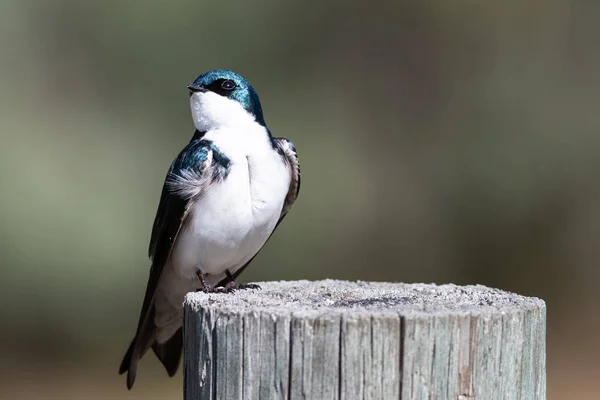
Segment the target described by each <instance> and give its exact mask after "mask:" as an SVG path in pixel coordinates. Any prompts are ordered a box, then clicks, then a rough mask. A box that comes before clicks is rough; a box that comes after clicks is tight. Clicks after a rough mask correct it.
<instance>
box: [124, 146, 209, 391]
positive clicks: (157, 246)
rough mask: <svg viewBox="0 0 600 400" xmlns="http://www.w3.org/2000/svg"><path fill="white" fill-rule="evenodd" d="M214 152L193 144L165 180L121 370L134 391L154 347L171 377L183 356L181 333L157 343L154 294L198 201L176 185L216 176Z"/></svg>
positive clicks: (172, 165)
mask: <svg viewBox="0 0 600 400" xmlns="http://www.w3.org/2000/svg"><path fill="white" fill-rule="evenodd" d="M210 152H211V147H210V142H209V141H203V140H192V141H191V142H190V143H189V144H188V145H187V146H186V147H185V148H184V149H183V151H182V152H181V153H179V155H178V156H177V158H176V159H175V161H173V163H172V164H171V167H170V168H169V172H168V174H167V177H166V179H165V183H164V186H163V190H162V194H161V197H160V203H159V205H158V211H157V212H156V218H155V219H154V225H153V227H152V237H151V239H150V248H149V256H150V259H151V260H152V266H151V268H150V275H149V277H148V284H147V286H146V294H145V295H144V302H143V305H142V311H141V313H140V318H139V321H138V326H137V330H136V335H135V337H134V339H133V342H132V343H131V346H130V347H129V350H128V351H127V353H126V354H125V357H124V358H123V361H122V363H121V367H120V368H119V373H120V374H122V373H124V372H125V371H128V374H127V387H128V388H130V389H131V387H132V386H133V382H134V381H135V376H136V371H137V363H138V361H139V359H140V358H141V357H142V356H143V355H144V354H145V353H146V351H148V349H149V348H150V347H153V348H154V352H155V353H156V355H157V356H158V358H159V359H160V360H161V362H162V363H163V365H164V366H165V368H166V369H167V371H168V372H169V374H170V375H172V374H174V373H175V371H176V370H177V366H178V364H179V357H180V353H181V338H180V336H181V332H178V333H177V334H176V335H175V336H174V337H173V338H172V339H171V340H169V341H168V342H166V343H164V344H162V345H158V344H156V343H155V326H154V305H153V303H154V292H155V291H156V288H157V286H158V283H159V280H160V277H161V275H162V271H163V268H164V265H165V263H166V262H167V260H168V259H169V256H170V255H171V250H172V248H173V243H175V239H176V238H177V234H178V233H179V230H180V228H181V226H182V225H183V224H184V222H185V220H186V218H187V216H188V211H189V209H190V208H191V205H192V204H193V201H194V197H193V196H186V195H185V194H183V193H182V192H181V191H174V190H173V182H176V181H177V179H181V178H182V177H185V174H186V173H189V172H190V171H191V172H192V173H194V174H195V175H196V176H198V177H200V176H204V175H206V176H210V175H212V172H211V171H208V169H210V162H208V163H207V161H208V160H209V156H211V154H210ZM176 347H178V348H179V350H178V352H177V354H173V350H174V349H175V348H176Z"/></svg>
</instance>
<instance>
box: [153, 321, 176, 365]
mask: <svg viewBox="0 0 600 400" xmlns="http://www.w3.org/2000/svg"><path fill="white" fill-rule="evenodd" d="M182 349H183V333H182V328H179V329H178V330H177V332H175V334H174V335H173V336H172V337H171V338H170V339H169V340H167V341H166V342H165V343H162V344H159V343H157V342H156V343H154V344H153V345H152V350H154V354H156V357H158V359H159V360H160V362H161V363H162V365H163V366H164V367H165V369H166V370H167V373H168V374H169V376H173V375H175V373H176V372H177V368H179V361H180V360H181V351H182Z"/></svg>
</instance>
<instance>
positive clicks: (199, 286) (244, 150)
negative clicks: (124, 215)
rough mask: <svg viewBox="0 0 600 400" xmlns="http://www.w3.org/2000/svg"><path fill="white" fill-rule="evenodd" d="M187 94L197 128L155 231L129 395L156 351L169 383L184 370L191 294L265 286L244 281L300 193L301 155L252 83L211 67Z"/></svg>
mask: <svg viewBox="0 0 600 400" xmlns="http://www.w3.org/2000/svg"><path fill="white" fill-rule="evenodd" d="M187 89H188V90H189V96H190V108H191V116H192V120H193V123H194V127H195V130H194V134H193V136H192V139H191V140H190V142H189V143H188V144H187V145H186V146H185V147H184V148H183V150H182V151H181V152H180V153H179V154H178V155H177V157H176V158H175V160H174V161H173V162H172V164H171V166H170V168H169V170H168V172H167V175H166V178H165V181H164V185H163V188H162V193H161V196H160V201H159V205H158V210H157V212H156V217H155V219H154V224H153V226H152V233H151V238H150V246H149V250H148V256H149V258H150V262H151V267H150V273H149V277H148V283H147V286H146V292H145V296H144V301H143V303H142V309H141V313H140V317H139V321H138V325H137V330H136V333H135V336H134V338H133V340H132V342H131V344H130V346H129V348H128V349H127V352H126V354H125V356H124V357H123V361H122V362H121V365H120V368H119V374H123V373H125V372H127V380H126V383H127V388H128V389H131V388H132V387H133V384H134V382H135V379H136V375H137V370H138V363H139V361H140V359H141V358H142V357H143V356H144V354H145V353H146V352H147V351H148V350H149V349H150V348H152V350H153V351H154V354H155V355H156V356H157V357H158V359H159V360H160V362H161V363H162V365H163V366H164V367H165V369H166V370H167V373H168V375H169V376H173V375H175V373H176V372H177V369H178V367H179V364H180V359H181V354H182V347H183V343H182V342H183V336H182V318H183V316H182V314H183V310H182V308H183V300H184V297H185V295H186V294H187V293H188V292H194V291H203V292H207V293H210V292H218V293H223V295H226V293H233V292H235V291H237V290H242V289H259V288H258V286H257V285H253V284H241V283H237V282H236V279H237V277H238V276H239V274H240V273H241V272H242V271H243V270H244V269H245V268H246V267H247V266H248V264H250V262H251V261H252V260H253V259H254V257H255V256H256V255H257V254H258V252H260V250H261V249H262V248H263V246H264V245H265V243H266V242H267V240H268V239H269V238H270V237H271V235H272V234H273V232H274V231H275V229H276V228H277V227H278V226H279V224H280V223H281V221H282V220H283V219H284V218H285V216H286V215H287V213H288V212H289V210H290V208H291V207H292V205H293V204H294V202H295V201H296V199H297V197H298V193H299V191H300V165H299V161H298V155H297V152H296V148H295V146H294V144H293V143H292V141H290V140H289V139H286V138H283V137H274V136H273V135H272V134H271V131H270V130H269V128H267V124H266V123H265V119H264V115H263V111H262V107H261V104H260V100H259V97H258V94H257V92H256V91H255V90H254V88H253V87H252V86H251V85H250V83H249V82H248V81H247V80H246V79H244V78H243V77H242V76H241V75H239V74H237V73H235V72H233V71H230V70H224V69H216V70H210V71H208V72H206V73H204V74H202V75H200V76H198V77H197V78H196V79H195V80H194V81H193V82H192V83H190V84H189V85H187Z"/></svg>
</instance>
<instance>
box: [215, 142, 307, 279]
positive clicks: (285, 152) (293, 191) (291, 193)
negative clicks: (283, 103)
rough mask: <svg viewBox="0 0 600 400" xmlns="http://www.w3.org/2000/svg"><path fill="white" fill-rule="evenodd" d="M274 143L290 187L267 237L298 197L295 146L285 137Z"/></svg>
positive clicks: (238, 273) (298, 182) (298, 174)
mask: <svg viewBox="0 0 600 400" xmlns="http://www.w3.org/2000/svg"><path fill="white" fill-rule="evenodd" d="M275 144H276V146H277V151H278V152H279V154H281V156H282V157H283V160H284V161H285V163H286V165H287V166H288V170H289V172H290V176H291V178H292V179H291V180H290V187H289V189H288V192H287V195H286V196H285V201H284V203H283V208H282V209H281V215H280V217H279V220H278V221H277V224H276V225H275V228H274V229H273V232H271V235H270V236H269V239H270V238H271V236H273V233H274V232H275V229H277V227H278V226H279V224H280V223H281V221H283V218H285V216H286V214H287V213H288V211H290V209H291V208H292V205H294V203H295V202H296V199H297V198H298V193H300V163H299V162H298V154H297V153H296V147H295V146H294V144H293V143H292V141H291V140H289V139H286V138H275ZM269 239H267V241H269ZM265 244H266V242H265ZM263 247H264V245H263ZM261 250H262V248H261ZM258 253H260V250H259V251H257V252H256V254H255V255H254V256H253V257H252V258H251V259H250V260H249V261H248V262H247V263H246V264H244V266H242V267H241V268H238V269H237V270H236V271H235V272H234V273H233V278H234V279H235V278H237V277H238V276H239V275H240V274H241V273H242V271H244V269H245V268H246V267H247V266H248V265H249V264H250V263H251V262H252V260H254V257H256V256H257V255H258ZM227 281H228V279H223V280H222V281H221V282H219V285H224V284H225V283H226V282H227Z"/></svg>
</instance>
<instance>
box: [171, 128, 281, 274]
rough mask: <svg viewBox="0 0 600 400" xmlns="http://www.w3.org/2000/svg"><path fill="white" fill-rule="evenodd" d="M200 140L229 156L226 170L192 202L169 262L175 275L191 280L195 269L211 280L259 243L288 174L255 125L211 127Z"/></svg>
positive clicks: (277, 210)
mask: <svg viewBox="0 0 600 400" xmlns="http://www.w3.org/2000/svg"><path fill="white" fill-rule="evenodd" d="M205 138H206V139H208V140H211V141H212V142H213V143H214V144H215V146H216V147H217V148H218V149H219V150H220V151H221V152H222V153H224V154H225V155H226V156H227V157H228V158H229V159H230V161H231V166H230V172H229V174H228V176H227V178H226V179H224V180H223V181H222V182H220V183H216V184H214V185H212V186H211V187H210V188H209V189H208V190H207V191H206V194H205V195H204V196H202V197H201V198H199V199H198V200H197V201H196V202H195V204H194V206H193V208H192V210H191V214H190V217H189V222H188V223H187V224H186V226H185V227H184V229H183V230H182V231H181V232H180V234H179V236H178V238H177V242H176V243H175V247H174V249H173V253H172V258H171V261H172V266H173V268H174V269H175V271H176V272H177V273H178V275H180V276H181V277H183V278H187V279H194V277H195V274H196V271H197V270H198V269H199V270H201V271H202V272H204V273H205V274H208V277H209V282H210V283H211V284H216V283H218V281H219V280H221V279H222V278H224V276H225V270H226V269H229V270H230V271H231V272H232V273H233V272H234V271H235V270H237V269H238V268H240V267H242V266H243V265H244V264H245V263H246V262H248V261H249V260H250V259H251V258H252V257H253V256H254V255H255V254H256V253H257V252H258V251H259V250H260V249H261V247H262V246H263V245H264V244H265V242H266V241H267V239H268V238H269V236H270V235H271V233H272V232H273V229H274V228H275V225H276V224H277V221H278V220H279V217H280V215H281V209H282V207H283V202H284V200H285V196H286V194H287V191H288V189H289V185H290V180H291V177H290V172H289V170H288V168H287V167H286V165H285V164H284V162H283V161H282V159H281V156H280V155H279V154H278V153H277V152H276V151H275V150H273V148H272V147H271V143H270V141H269V139H268V136H267V134H266V132H265V130H264V128H262V127H259V126H258V125H255V126H254V127H252V128H251V129H244V130H240V129H239V128H237V129H236V128H226V129H221V130H216V131H211V132H208V133H207V134H206V136H205Z"/></svg>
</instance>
